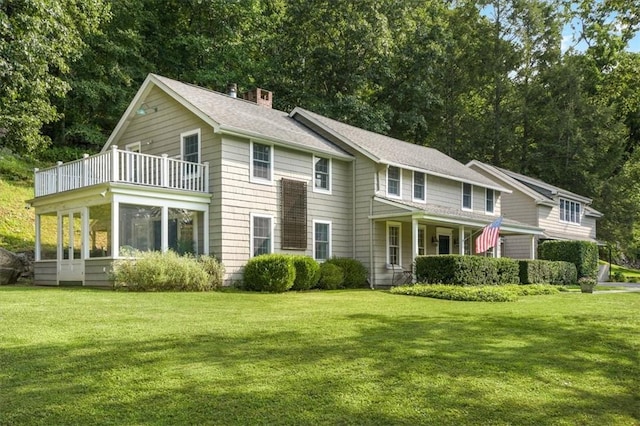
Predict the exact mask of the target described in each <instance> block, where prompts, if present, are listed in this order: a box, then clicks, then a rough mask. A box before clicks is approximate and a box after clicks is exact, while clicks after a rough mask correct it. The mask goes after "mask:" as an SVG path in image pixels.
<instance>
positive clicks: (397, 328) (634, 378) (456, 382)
mask: <svg viewBox="0 0 640 426" xmlns="http://www.w3.org/2000/svg"><path fill="white" fill-rule="evenodd" d="M0 324H1V327H0V424H6V425H9V424H11V425H13V424H21V425H31V424H41V425H51V424H172V425H173V424H225V425H228V424H241V425H248V424H251V425H254V424H265V425H267V424H269V425H272V424H298V425H299V424H303V425H307V424H308V425H311V424H313V425H315V424H330V425H333V424H373V425H378V424H379V425H392V424H393V425H398V424H399V425H415V424H434V425H443V424H445V425H446V424H451V425H460V424H465V425H468V424H482V425H485V424H518V425H521V424H535V425H543V424H554V425H556V424H560V425H562V424H566V425H576V424H580V425H605V424H606V425H637V424H638V422H640V293H616V294H593V295H586V294H581V293H573V292H565V293H559V294H556V295H549V296H527V297H523V298H521V299H520V300H519V301H517V302H514V303H480V302H452V301H444V300H436V299H430V298H422V297H406V296H401V295H392V294H390V293H388V292H383V291H371V290H366V291H334V292H306V293H295V292H290V293H284V294H248V293H241V292H235V293H234V292H214V293H127V292H112V291H106V290H89V289H69V288H67V289H64V288H61V289H58V288H54V289H49V288H34V287H14V286H11V287H3V288H0Z"/></svg>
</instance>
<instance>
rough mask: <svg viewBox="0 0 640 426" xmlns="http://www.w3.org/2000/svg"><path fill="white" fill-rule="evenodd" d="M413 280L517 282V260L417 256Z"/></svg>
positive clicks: (466, 283)
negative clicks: (414, 278)
mask: <svg viewBox="0 0 640 426" xmlns="http://www.w3.org/2000/svg"><path fill="white" fill-rule="evenodd" d="M415 265H416V280H417V281H418V282H423V283H431V284H455V285H460V286H483V285H502V284H518V283H519V282H520V277H519V265H518V261H516V260H513V259H508V258H493V257H480V256H460V255H455V254H454V255H444V256H419V257H417V258H416V260H415Z"/></svg>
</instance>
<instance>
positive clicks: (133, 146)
mask: <svg viewBox="0 0 640 426" xmlns="http://www.w3.org/2000/svg"><path fill="white" fill-rule="evenodd" d="M124 149H125V151H129V152H142V142H140V141H138V142H133V143H128V144H126V145H125V146H124Z"/></svg>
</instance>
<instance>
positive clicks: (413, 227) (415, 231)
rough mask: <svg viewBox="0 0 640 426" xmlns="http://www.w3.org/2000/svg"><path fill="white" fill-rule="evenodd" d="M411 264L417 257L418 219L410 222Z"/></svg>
mask: <svg viewBox="0 0 640 426" xmlns="http://www.w3.org/2000/svg"><path fill="white" fill-rule="evenodd" d="M411 247H412V248H411V250H412V252H413V253H412V254H411V262H413V260H414V259H415V258H416V256H418V219H412V220H411Z"/></svg>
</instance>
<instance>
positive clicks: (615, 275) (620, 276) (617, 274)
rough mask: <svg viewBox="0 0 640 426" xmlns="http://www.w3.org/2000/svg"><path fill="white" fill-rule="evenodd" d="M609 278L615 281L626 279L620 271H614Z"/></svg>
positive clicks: (621, 281) (619, 281)
mask: <svg viewBox="0 0 640 426" xmlns="http://www.w3.org/2000/svg"><path fill="white" fill-rule="evenodd" d="M611 279H612V280H613V281H614V282H616V283H623V282H625V281H626V277H625V276H624V274H623V273H622V272H620V271H616V272H614V273H613V274H612V275H611Z"/></svg>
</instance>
